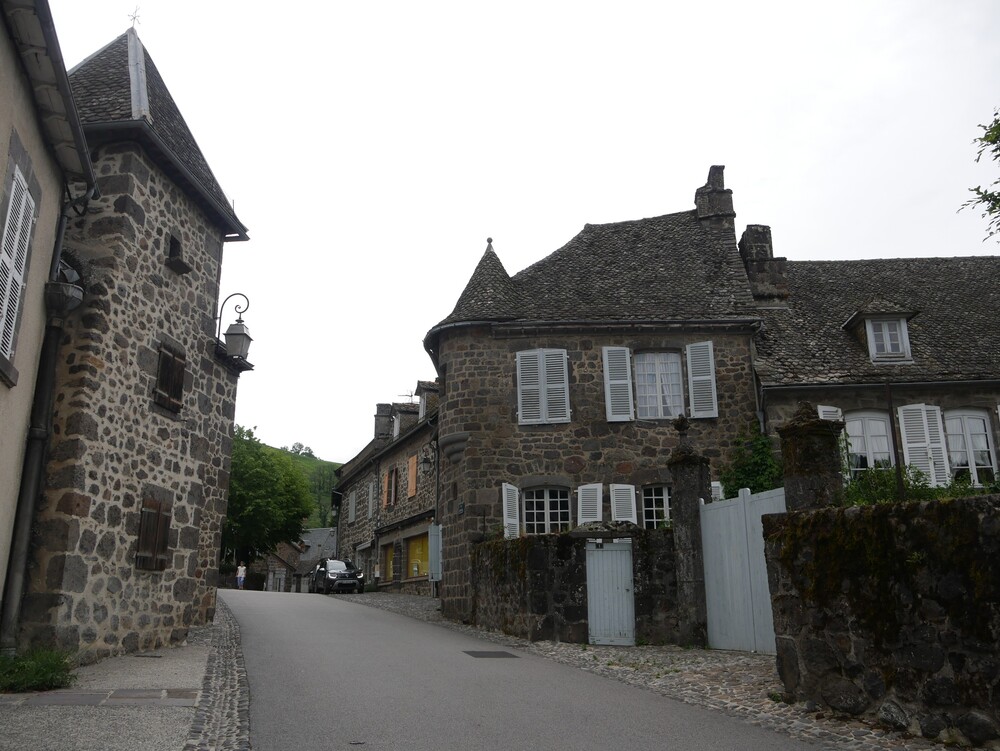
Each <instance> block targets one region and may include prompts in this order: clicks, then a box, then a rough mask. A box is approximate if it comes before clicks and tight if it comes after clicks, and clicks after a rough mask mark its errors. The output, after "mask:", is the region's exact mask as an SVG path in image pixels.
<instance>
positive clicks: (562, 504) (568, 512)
mask: <svg viewBox="0 0 1000 751" xmlns="http://www.w3.org/2000/svg"><path fill="white" fill-rule="evenodd" d="M555 494H560V495H559V496H557V497H553V496H554V495H555ZM520 495H521V498H520V510H521V529H522V530H524V534H526V535H547V534H555V533H558V532H568V531H569V530H571V529H573V504H572V501H571V496H570V490H569V488H566V487H556V486H552V485H545V486H540V487H534V488H524V489H523V490H521V494H520ZM529 496H530V497H529ZM539 496H540V497H539ZM529 502H532V503H540V504H541V508H537V509H531V511H530V513H531V514H532V515H534V514H541V517H542V518H541V519H540V520H538V519H535V518H532V520H531V521H528V516H529V509H528V503H529ZM562 514H565V517H566V518H565V519H559V518H553V517H555V516H560V515H562ZM529 526H530V528H529ZM539 527H541V529H539Z"/></svg>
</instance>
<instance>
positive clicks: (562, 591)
mask: <svg viewBox="0 0 1000 751" xmlns="http://www.w3.org/2000/svg"><path fill="white" fill-rule="evenodd" d="M631 534H632V569H633V573H632V576H633V586H634V593H635V620H636V623H635V636H636V641H637V642H638V643H650V644H676V643H678V638H679V636H678V622H677V613H676V610H677V608H676V605H677V582H676V577H675V564H674V550H673V533H672V531H671V530H669V529H657V530H648V531H646V530H639V529H634V530H632V532H631ZM586 543H587V540H586V537H585V536H579V535H577V534H573V535H570V534H559V535H536V536H532V537H521V538H518V539H515V540H503V539H497V540H488V541H485V542H482V543H480V544H476V545H474V546H473V548H472V587H471V589H472V594H471V600H472V617H471V619H470V620H471V622H472V623H474V624H476V625H478V626H481V627H483V628H487V629H490V630H493V631H501V632H503V633H505V634H510V635H512V636H518V637H521V638H524V639H530V640H532V641H538V640H543V639H546V640H552V641H561V642H571V643H579V644H586V643H587V642H588V640H589V631H588V629H589V624H588V612H587V607H588V606H587V565H586V563H587V551H586Z"/></svg>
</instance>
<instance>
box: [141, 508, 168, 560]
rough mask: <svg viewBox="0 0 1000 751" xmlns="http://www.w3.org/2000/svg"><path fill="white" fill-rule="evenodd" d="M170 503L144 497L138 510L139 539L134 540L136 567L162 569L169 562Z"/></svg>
mask: <svg viewBox="0 0 1000 751" xmlns="http://www.w3.org/2000/svg"><path fill="white" fill-rule="evenodd" d="M170 516H171V503H170V502H169V501H166V500H157V499H154V498H144V499H143V501H142V508H141V509H140V512H139V539H138V540H137V541H136V551H135V565H136V568H140V569H145V570H148V571H163V570H165V569H166V568H167V564H168V562H169V557H170V555H169V553H170V551H169V539H170Z"/></svg>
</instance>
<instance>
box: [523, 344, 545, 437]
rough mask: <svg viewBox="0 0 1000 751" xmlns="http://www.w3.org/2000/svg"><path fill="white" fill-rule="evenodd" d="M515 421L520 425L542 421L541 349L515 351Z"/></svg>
mask: <svg viewBox="0 0 1000 751" xmlns="http://www.w3.org/2000/svg"><path fill="white" fill-rule="evenodd" d="M517 421H518V422H519V423H520V424H522V425H529V424H531V423H539V422H542V368H541V351H540V350H537V349H533V350H528V351H525V352H518V353H517Z"/></svg>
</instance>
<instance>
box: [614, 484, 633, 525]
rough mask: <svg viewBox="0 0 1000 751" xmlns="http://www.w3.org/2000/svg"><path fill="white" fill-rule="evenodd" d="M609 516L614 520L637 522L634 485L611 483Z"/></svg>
mask: <svg viewBox="0 0 1000 751" xmlns="http://www.w3.org/2000/svg"><path fill="white" fill-rule="evenodd" d="M611 518H612V519H613V520H614V521H616V522H632V523H633V524H636V523H637V522H636V515H635V486H634V485H614V484H612V485H611Z"/></svg>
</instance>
